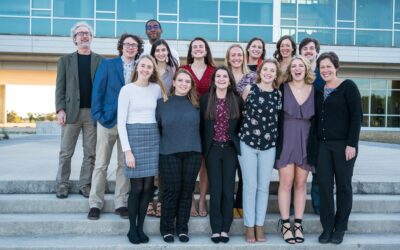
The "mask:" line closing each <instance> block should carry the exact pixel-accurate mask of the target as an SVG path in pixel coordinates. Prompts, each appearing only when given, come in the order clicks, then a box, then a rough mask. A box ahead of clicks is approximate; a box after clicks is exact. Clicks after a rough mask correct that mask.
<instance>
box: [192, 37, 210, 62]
mask: <svg viewBox="0 0 400 250" xmlns="http://www.w3.org/2000/svg"><path fill="white" fill-rule="evenodd" d="M206 55H207V50H206V45H205V44H204V42H203V41H201V40H196V41H193V43H192V56H193V58H204V57H206Z"/></svg>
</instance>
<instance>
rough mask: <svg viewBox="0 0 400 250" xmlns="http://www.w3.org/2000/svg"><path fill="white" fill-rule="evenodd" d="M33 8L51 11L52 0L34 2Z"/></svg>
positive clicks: (34, 0)
mask: <svg viewBox="0 0 400 250" xmlns="http://www.w3.org/2000/svg"><path fill="white" fill-rule="evenodd" d="M32 8H38V9H50V8H51V0H32Z"/></svg>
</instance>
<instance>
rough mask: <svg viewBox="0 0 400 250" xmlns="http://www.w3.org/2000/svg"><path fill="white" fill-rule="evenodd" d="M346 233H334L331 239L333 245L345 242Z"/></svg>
mask: <svg viewBox="0 0 400 250" xmlns="http://www.w3.org/2000/svg"><path fill="white" fill-rule="evenodd" d="M343 237H344V231H342V232H336V231H335V232H333V233H332V237H331V243H333V244H340V243H342V241H343Z"/></svg>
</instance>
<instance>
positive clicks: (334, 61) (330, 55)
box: [317, 51, 340, 70]
mask: <svg viewBox="0 0 400 250" xmlns="http://www.w3.org/2000/svg"><path fill="white" fill-rule="evenodd" d="M324 59H329V60H330V61H331V62H332V64H333V66H335V69H337V70H338V69H339V68H340V65H339V57H338V56H337V55H336V53H335V52H333V51H330V52H324V53H322V54H321V55H320V56H319V57H318V59H317V68H318V69H319V64H320V63H321V61H322V60H324Z"/></svg>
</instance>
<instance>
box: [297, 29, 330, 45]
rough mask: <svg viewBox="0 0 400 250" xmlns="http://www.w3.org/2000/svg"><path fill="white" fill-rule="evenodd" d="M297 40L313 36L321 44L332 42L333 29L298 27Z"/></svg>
mask: <svg viewBox="0 0 400 250" xmlns="http://www.w3.org/2000/svg"><path fill="white" fill-rule="evenodd" d="M297 37H298V38H297V39H298V41H301V40H303V38H306V37H313V38H315V39H317V40H318V41H319V42H320V43H321V44H334V41H335V31H334V30H333V29H300V28H299V29H298V32H297Z"/></svg>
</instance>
